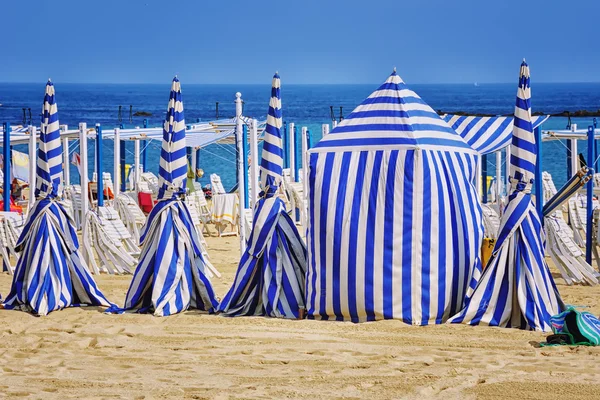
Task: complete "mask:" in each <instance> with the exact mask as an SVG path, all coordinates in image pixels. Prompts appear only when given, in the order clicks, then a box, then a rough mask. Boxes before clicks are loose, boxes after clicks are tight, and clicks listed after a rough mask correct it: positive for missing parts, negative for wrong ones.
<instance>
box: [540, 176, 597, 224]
mask: <svg viewBox="0 0 600 400" xmlns="http://www.w3.org/2000/svg"><path fill="white" fill-rule="evenodd" d="M593 173H594V171H593V170H591V169H589V168H587V167H583V168H582V169H580V170H579V171H577V173H576V174H575V175H573V176H572V177H571V179H569V180H568V181H567V183H565V184H564V186H563V187H561V188H560V189H559V190H558V191H557V192H556V194H555V195H554V196H552V197H551V198H550V199H548V201H547V202H546V203H545V204H544V208H543V210H542V214H544V217H546V216H548V215H550V214H552V212H553V211H554V210H556V209H557V208H558V207H560V206H561V205H563V204H564V203H565V202H566V201H568V200H569V199H570V198H571V197H572V196H573V195H574V194H575V193H577V191H579V190H580V189H582V188H583V186H584V185H585V184H586V183H587V182H588V181H589V180H590V179H592V177H593Z"/></svg>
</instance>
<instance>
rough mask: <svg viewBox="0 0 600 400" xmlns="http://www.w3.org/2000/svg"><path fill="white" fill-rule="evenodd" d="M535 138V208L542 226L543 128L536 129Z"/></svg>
mask: <svg viewBox="0 0 600 400" xmlns="http://www.w3.org/2000/svg"><path fill="white" fill-rule="evenodd" d="M534 135H535V136H534V137H535V143H536V150H537V159H536V163H535V170H534V172H535V177H534V181H533V184H534V186H535V208H536V209H537V212H538V215H539V217H540V221H541V222H542V225H543V224H544V213H543V212H542V208H543V207H544V191H543V189H542V185H543V182H542V126H541V125H539V126H538V127H537V128H535V129H534Z"/></svg>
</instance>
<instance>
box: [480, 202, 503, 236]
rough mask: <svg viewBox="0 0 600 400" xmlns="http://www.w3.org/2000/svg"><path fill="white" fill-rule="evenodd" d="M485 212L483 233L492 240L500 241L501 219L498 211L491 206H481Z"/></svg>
mask: <svg viewBox="0 0 600 400" xmlns="http://www.w3.org/2000/svg"><path fill="white" fill-rule="evenodd" d="M481 210H482V212H483V233H484V235H485V237H487V238H490V239H494V240H496V239H498V233H499V230H500V217H499V216H498V213H497V212H496V210H495V209H494V208H493V207H492V206H491V205H490V204H487V203H485V204H481Z"/></svg>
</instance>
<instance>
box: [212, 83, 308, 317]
mask: <svg viewBox="0 0 600 400" xmlns="http://www.w3.org/2000/svg"><path fill="white" fill-rule="evenodd" d="M281 125H282V117H281V98H280V79H279V75H278V74H275V76H274V77H273V82H272V87H271V101H270V102H269V114H268V117H267V127H266V129H265V135H264V142H263V150H262V158H261V163H260V183H261V188H262V190H263V192H262V193H261V195H260V197H261V198H260V199H259V200H258V202H257V203H256V208H255V210H254V218H253V221H252V232H251V233H250V238H249V240H248V246H247V248H246V250H245V251H244V254H242V258H241V260H240V264H239V266H238V270H237V273H236V276H235V279H234V282H233V285H232V287H231V289H229V291H228V292H227V294H226V295H225V297H224V298H223V300H222V301H221V304H220V305H219V311H221V312H222V313H223V315H226V316H239V315H265V316H269V317H279V318H301V317H302V316H303V314H304V312H303V311H301V310H305V309H306V307H305V300H304V298H305V289H306V287H305V275H306V246H305V245H304V242H303V241H302V239H301V238H300V235H299V234H298V230H297V228H296V225H295V224H294V221H292V219H291V218H290V216H289V215H288V214H287V211H286V208H285V203H284V202H283V201H282V200H281V199H280V198H279V196H278V194H279V193H280V185H281V179H282V168H283V167H282V166H283V146H282V140H281Z"/></svg>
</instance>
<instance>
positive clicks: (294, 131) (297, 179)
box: [292, 126, 302, 182]
mask: <svg viewBox="0 0 600 400" xmlns="http://www.w3.org/2000/svg"><path fill="white" fill-rule="evenodd" d="M297 136H298V130H297V129H296V126H294V129H292V137H293V138H294V139H293V140H294V150H293V153H294V164H293V167H292V170H293V171H294V182H300V167H299V166H298V161H296V156H297V155H298V140H296V139H298V138H297ZM300 141H302V138H300ZM301 143H302V142H301ZM300 161H302V160H300Z"/></svg>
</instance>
